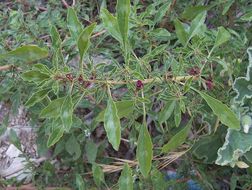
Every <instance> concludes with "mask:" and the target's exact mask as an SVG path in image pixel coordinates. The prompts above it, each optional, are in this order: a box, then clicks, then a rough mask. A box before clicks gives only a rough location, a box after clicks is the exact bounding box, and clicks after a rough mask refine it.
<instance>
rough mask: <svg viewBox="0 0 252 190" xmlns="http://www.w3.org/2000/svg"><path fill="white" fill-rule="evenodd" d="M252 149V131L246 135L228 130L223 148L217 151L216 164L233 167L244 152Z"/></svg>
mask: <svg viewBox="0 0 252 190" xmlns="http://www.w3.org/2000/svg"><path fill="white" fill-rule="evenodd" d="M251 148H252V130H250V131H249V132H248V133H244V132H243V131H237V130H233V129H228V132H227V135H226V137H225V142H224V144H223V146H222V147H221V148H220V149H219V150H218V157H217V160H216V161H215V163H216V164H218V165H221V166H224V165H230V166H231V167H234V166H235V165H236V163H237V162H238V161H239V160H240V157H241V156H243V155H244V154H245V153H246V152H249V150H251Z"/></svg>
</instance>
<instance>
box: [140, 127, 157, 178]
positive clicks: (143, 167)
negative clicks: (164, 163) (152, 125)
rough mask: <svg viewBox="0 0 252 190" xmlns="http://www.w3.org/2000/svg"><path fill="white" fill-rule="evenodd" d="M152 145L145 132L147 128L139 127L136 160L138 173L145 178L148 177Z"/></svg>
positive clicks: (148, 135) (149, 137)
mask: <svg viewBox="0 0 252 190" xmlns="http://www.w3.org/2000/svg"><path fill="white" fill-rule="evenodd" d="M152 148H153V145H152V141H151V136H150V134H149V132H148V130H147V126H144V125H141V126H140V134H139V136H138V141H137V150H136V154H137V160H138V163H139V167H140V171H141V173H142V175H143V176H144V177H145V178H146V177H148V175H149V172H150V170H151V165H152V158H153V150H152Z"/></svg>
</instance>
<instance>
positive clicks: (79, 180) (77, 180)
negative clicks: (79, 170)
mask: <svg viewBox="0 0 252 190" xmlns="http://www.w3.org/2000/svg"><path fill="white" fill-rule="evenodd" d="M75 184H76V186H77V189H78V190H85V189H86V186H85V181H84V180H83V178H82V177H81V175H80V174H76V177H75Z"/></svg>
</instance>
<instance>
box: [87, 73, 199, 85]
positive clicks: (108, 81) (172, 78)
mask: <svg viewBox="0 0 252 190" xmlns="http://www.w3.org/2000/svg"><path fill="white" fill-rule="evenodd" d="M191 78H193V80H198V78H199V77H198V76H191V75H189V76H177V77H171V78H168V79H164V78H159V77H155V78H149V79H144V80H142V83H143V84H148V83H152V82H155V83H162V82H164V81H174V82H180V81H186V80H188V79H191ZM137 81H138V80H130V81H123V80H121V81H114V80H97V79H95V80H91V79H87V80H86V79H85V82H90V83H100V84H110V85H120V84H129V83H136V82H137Z"/></svg>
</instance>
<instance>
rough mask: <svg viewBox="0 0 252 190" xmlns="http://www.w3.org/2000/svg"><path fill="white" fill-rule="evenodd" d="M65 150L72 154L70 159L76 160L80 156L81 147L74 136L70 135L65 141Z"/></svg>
mask: <svg viewBox="0 0 252 190" xmlns="http://www.w3.org/2000/svg"><path fill="white" fill-rule="evenodd" d="M65 147H66V151H67V152H68V153H69V154H70V155H71V156H73V157H72V158H71V159H73V160H77V159H78V158H79V157H80V156H81V148H80V144H79V143H78V141H77V139H76V137H75V136H74V135H71V137H70V138H69V139H68V140H67V142H66V145H65Z"/></svg>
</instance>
